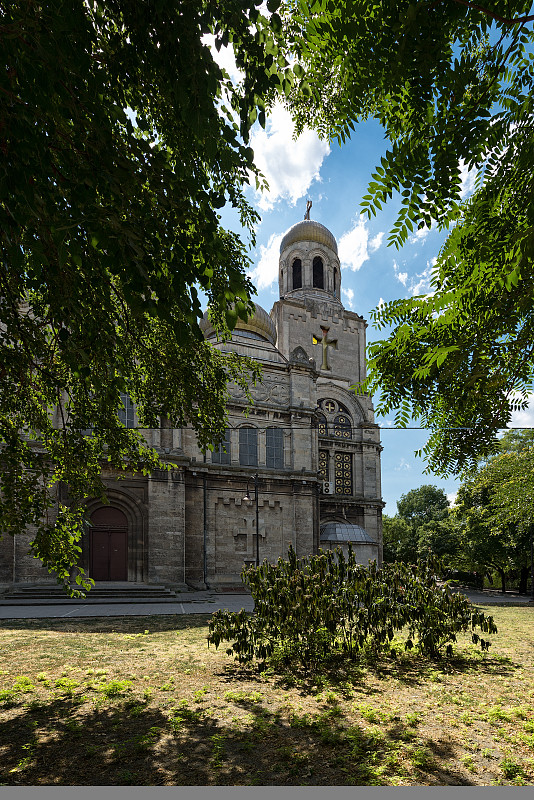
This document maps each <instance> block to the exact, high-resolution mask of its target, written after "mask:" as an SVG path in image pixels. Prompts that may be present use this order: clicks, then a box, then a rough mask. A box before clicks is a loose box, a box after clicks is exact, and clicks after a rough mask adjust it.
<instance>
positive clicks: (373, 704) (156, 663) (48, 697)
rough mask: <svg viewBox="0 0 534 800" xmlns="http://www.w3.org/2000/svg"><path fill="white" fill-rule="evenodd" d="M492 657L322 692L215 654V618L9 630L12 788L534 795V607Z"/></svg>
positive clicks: (3, 742) (40, 623)
mask: <svg viewBox="0 0 534 800" xmlns="http://www.w3.org/2000/svg"><path fill="white" fill-rule="evenodd" d="M485 610H486V611H488V613H490V614H493V615H494V617H495V620H496V622H497V625H498V626H499V633H498V634H497V635H495V636H493V637H492V642H493V644H492V647H491V650H490V653H489V654H488V655H485V654H484V655H483V654H481V653H480V652H478V651H477V650H476V649H475V648H474V647H473V646H472V645H470V644H469V642H468V640H467V639H465V640H464V641H462V642H461V643H460V646H459V647H458V648H457V651H456V655H455V657H454V659H453V660H452V661H450V662H445V661H444V662H441V663H432V662H430V661H428V660H426V659H422V658H419V657H417V656H414V655H413V654H403V653H402V652H399V654H398V656H397V658H396V659H395V660H392V659H387V660H386V659H383V660H381V661H380V663H378V664H376V665H371V664H359V665H355V666H353V667H352V668H350V669H348V670H346V671H343V670H338V671H337V672H336V674H335V675H330V676H327V677H323V678H322V679H321V680H319V681H318V680H317V679H316V680H306V679H304V678H302V679H294V678H293V679H291V678H290V677H288V676H280V675H274V674H266V673H262V674H258V673H257V672H255V671H254V670H246V669H243V668H240V667H238V666H237V665H236V664H234V662H233V661H232V660H231V659H229V658H228V657H227V656H226V655H225V653H224V648H221V649H220V650H219V651H214V650H213V649H210V650H208V649H207V647H206V634H207V622H208V617H207V616H177V617H167V616H166V617H141V618H140V617H136V618H131V617H129V618H128V617H126V618H120V619H117V618H105V619H80V620H72V619H71V620H60V619H51V620H42V619H40V620H4V621H2V622H0V664H1V668H0V784H2V785H50V784H66V785H107V786H109V785H120V784H126V785H136V784H139V785H145V786H147V785H148V786H150V785H247V784H261V785H315V786H317V785H330V786H333V785H346V784H355V785H371V784H379V785H414V784H419V785H421V784H422V785H477V784H478V785H480V784H482V785H487V784H492V783H493V784H495V783H497V784H515V785H533V784H534V671H533V660H534V648H533V646H534V627H533V622H534V609H533V608H525V607H522V608H510V607H508V608H499V607H492V608H488V609H485Z"/></svg>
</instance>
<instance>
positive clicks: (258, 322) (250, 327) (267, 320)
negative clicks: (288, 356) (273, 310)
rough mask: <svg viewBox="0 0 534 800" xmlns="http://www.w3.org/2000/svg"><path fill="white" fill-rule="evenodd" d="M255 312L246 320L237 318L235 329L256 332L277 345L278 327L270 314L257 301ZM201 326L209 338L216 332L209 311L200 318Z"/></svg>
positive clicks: (236, 331)
mask: <svg viewBox="0 0 534 800" xmlns="http://www.w3.org/2000/svg"><path fill="white" fill-rule="evenodd" d="M254 305H255V310H254V314H252V315H251V316H250V317H249V318H248V319H247V321H246V322H243V320H242V319H239V317H238V319H237V322H236V326H235V328H234V331H235V333H236V334H237V335H239V331H250V332H251V333H256V334H258V335H259V336H261V337H262V338H263V339H267V341H268V342H271V344H273V345H276V327H275V324H274V322H273V321H272V319H271V317H270V316H269V314H268V313H267V312H266V311H265V309H264V308H262V307H261V306H260V305H259V304H258V303H255V304H254ZM200 328H201V330H202V333H203V334H204V336H205V337H206V339H207V338H209V337H210V336H212V335H213V334H214V333H215V330H214V328H213V325H212V324H211V322H210V321H209V320H208V313H207V312H206V313H205V314H204V316H203V317H202V319H201V320H200Z"/></svg>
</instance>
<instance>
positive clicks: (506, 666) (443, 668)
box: [216, 646, 522, 696]
mask: <svg viewBox="0 0 534 800" xmlns="http://www.w3.org/2000/svg"><path fill="white" fill-rule="evenodd" d="M221 647H222V646H221ZM393 653H395V654H394V655H393ZM516 669H522V665H521V664H518V663H515V662H513V661H512V660H511V659H509V658H506V657H502V656H492V655H488V654H479V653H478V652H475V653H473V654H463V653H458V652H455V653H454V655H453V656H452V657H449V658H441V659H439V660H432V659H429V658H427V657H425V656H422V655H419V654H417V653H415V652H413V651H412V652H410V653H403V652H399V651H396V652H395V651H392V655H390V656H389V657H388V656H387V655H386V654H379V655H377V656H376V657H374V658H372V657H370V656H369V655H366V656H363V657H360V658H357V657H356V658H354V659H353V660H349V659H348V658H342V657H338V658H330V659H329V660H328V661H325V662H324V663H323V664H321V665H320V667H319V668H317V669H316V670H314V671H305V670H304V669H303V668H302V667H301V666H299V665H295V664H292V665H284V664H280V663H278V664H277V665H276V666H275V667H273V666H271V667H268V668H267V669H265V670H263V673H262V674H263V675H264V676H265V677H268V678H269V679H270V680H272V682H273V684H274V685H275V686H276V687H278V688H280V689H291V688H296V689H298V690H300V692H301V694H303V695H308V694H315V693H316V692H317V691H321V690H322V689H323V688H328V687H331V688H333V689H335V690H336V691H337V692H338V693H340V694H341V695H342V696H343V695H345V694H347V696H348V695H349V694H350V692H351V691H357V692H358V693H360V694H366V695H373V694H377V693H379V691H380V690H379V689H377V688H375V687H372V686H368V685H366V675H367V674H371V675H373V676H375V677H377V678H379V679H380V680H387V679H394V680H396V681H399V682H401V683H403V684H405V685H407V686H414V687H415V686H421V685H423V684H426V683H428V681H429V679H433V680H436V678H437V680H438V681H439V680H440V678H441V677H442V676H443V677H444V676H446V675H450V674H451V673H455V674H467V673H478V674H480V675H510V674H511V673H513V672H514V671H515V670H516ZM216 674H217V675H218V677H220V678H221V679H222V680H225V681H228V683H235V682H240V681H243V682H246V681H251V680H254V679H256V678H257V677H258V674H259V669H258V667H257V665H242V664H238V663H237V662H236V661H234V662H231V661H230V662H229V663H228V664H226V665H225V666H224V668H223V670H222V671H218V672H217V673H216Z"/></svg>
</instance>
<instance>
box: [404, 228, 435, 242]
mask: <svg viewBox="0 0 534 800" xmlns="http://www.w3.org/2000/svg"><path fill="white" fill-rule="evenodd" d="M430 230H431V229H430V228H419V230H417V231H416V232H415V233H414V234H413V235H412V236H410V238H409V240H408V241H409V243H410V244H416V243H417V242H424V240H425V239H426V237H427V236H428V234H429V233H430Z"/></svg>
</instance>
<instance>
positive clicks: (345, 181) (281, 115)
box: [214, 49, 532, 515]
mask: <svg viewBox="0 0 534 800" xmlns="http://www.w3.org/2000/svg"><path fill="white" fill-rule="evenodd" d="M214 56H215V52H214ZM217 60H218V61H219V62H220V63H221V64H222V65H223V66H224V67H225V68H226V69H227V70H228V72H229V73H230V74H231V75H232V77H233V76H234V75H236V77H237V74H236V70H235V64H233V63H232V58H231V56H230V54H229V53H224V49H223V50H222V51H221V53H220V54H217ZM251 146H252V147H253V149H254V153H255V160H256V164H257V165H258V166H259V167H260V169H261V170H262V172H263V174H264V175H265V177H266V178H267V181H268V184H269V192H267V193H264V194H259V193H257V192H256V191H255V190H253V188H252V187H251V188H250V190H249V191H248V199H249V200H250V202H251V203H252V205H253V206H254V207H255V208H256V209H257V210H258V211H259V213H260V214H261V218H262V219H261V223H260V224H259V225H258V228H257V232H256V233H257V246H256V248H255V249H253V250H252V251H251V258H252V261H253V264H254V267H253V269H252V272H251V277H252V280H253V282H254V284H255V286H256V287H257V290H258V295H257V298H256V300H257V302H258V303H259V304H260V305H261V306H263V307H264V308H265V309H266V310H267V311H269V310H270V308H271V307H272V304H273V303H274V301H275V300H276V299H277V298H278V254H279V246H280V241H281V239H282V236H283V235H284V233H285V231H287V229H288V228H290V227H291V226H292V225H294V224H295V223H296V222H298V221H299V220H301V219H302V218H303V216H304V213H305V211H306V200H307V199H311V200H312V202H313V207H312V210H311V218H312V219H314V220H317V221H318V222H321V223H322V224H323V225H326V227H327V228H329V229H330V230H331V231H332V233H333V234H334V236H335V237H336V239H337V242H338V247H339V256H340V261H341V269H342V279H341V286H342V295H341V299H342V301H343V304H344V306H345V307H346V308H349V309H351V310H354V311H356V312H358V314H361V315H362V316H363V317H364V318H365V319H367V320H368V322H369V318H370V315H369V312H370V311H371V309H373V308H375V307H376V306H378V305H379V304H380V303H381V302H382V301H388V300H394V299H397V298H400V297H410V296H412V295H415V294H424V293H425V292H427V291H429V280H430V275H431V270H432V266H433V264H434V262H435V259H436V256H437V255H438V252H439V249H440V247H441V245H442V244H443V242H444V240H445V236H446V234H445V232H440V231H438V230H431V231H428V230H426V229H425V230H424V231H419V232H418V233H417V234H414V235H412V236H411V237H410V238H409V240H408V241H407V243H406V244H405V246H404V247H403V248H402V249H401V250H396V249H395V248H394V247H388V246H387V237H388V233H389V231H390V229H391V227H392V225H393V222H394V220H395V217H396V212H397V210H398V203H396V202H395V198H393V200H392V201H390V203H389V204H387V205H386V207H385V208H383V210H382V212H381V213H380V212H379V213H378V216H377V217H374V218H372V219H371V220H367V218H366V217H364V216H362V215H361V214H360V204H361V200H362V196H363V195H364V194H366V193H367V191H366V190H367V185H368V183H369V181H370V179H371V174H372V172H373V171H374V169H375V167H376V166H377V165H378V164H379V162H380V157H381V155H383V153H384V151H385V149H386V147H387V142H386V141H385V139H384V135H383V131H382V129H381V128H380V126H379V125H378V124H377V123H375V122H366V123H362V124H360V125H359V126H358V127H357V128H356V132H355V133H354V134H353V137H352V139H351V140H350V141H349V142H347V143H346V144H345V145H343V146H342V147H340V146H339V145H338V144H332V145H331V146H329V145H328V143H326V142H324V141H321V140H319V138H318V137H317V135H316V134H315V133H313V132H312V131H310V130H305V131H304V132H303V134H302V135H301V136H300V137H299V139H297V140H294V139H293V125H292V122H291V118H290V115H289V114H288V112H287V111H285V109H283V108H282V107H280V106H276V107H275V108H274V109H273V111H272V113H271V115H270V116H269V117H268V118H267V124H266V127H265V130H262V129H261V128H259V126H257V125H256V127H255V129H254V130H253V134H252V139H251ZM461 166H462V165H460V167H461ZM474 177H475V176H474V174H468V173H467V170H465V169H462V179H463V183H462V187H463V195H464V197H467V196H468V195H469V194H470V192H471V191H472V188H473V183H474ZM222 222H223V224H224V225H225V226H226V227H230V228H232V229H233V230H240V228H239V223H238V222H237V219H236V216H235V214H233V213H232V212H231V210H229V209H223V212H222ZM384 335H385V334H384V332H379V331H376V330H375V329H373V328H372V326H371V324H370V323H369V327H368V329H367V341H368V343H369V342H371V341H374V340H376V339H380V338H383V337H384ZM531 416H532V414H531V412H523V414H522V415H521V414H519V415H516V417H515V419H514V420H513V421H512V424H515V425H521V424H523V425H527V424H529V425H530V424H532V420H531ZM377 422H379V424H380V425H381V426H382V427H383V431H382V433H381V441H382V445H383V447H384V450H383V453H382V495H383V499H384V501H385V502H386V507H385V509H384V511H385V513H386V514H389V515H393V514H395V513H396V507H397V506H396V504H397V500H398V499H399V498H400V496H401V495H402V494H404V493H405V492H407V491H409V490H410V489H414V488H417V487H418V486H421V485H422V484H424V483H431V484H434V485H436V486H438V487H440V488H442V489H443V490H444V491H445V492H446V493H447V495H448V496H449V499H451V500H453V498H454V495H455V492H456V489H457V487H458V484H459V481H458V480H456V479H454V478H449V479H448V480H443V479H440V478H438V477H436V476H435V475H432V474H423V473H424V469H425V464H424V462H423V460H422V459H421V458H416V457H415V455H414V452H415V451H416V450H418V449H419V448H421V447H422V446H423V445H424V444H425V442H426V439H427V436H426V434H425V432H424V431H417V430H392V429H391V428H390V426H391V424H392V423H391V422H390V421H388V420H383V419H377Z"/></svg>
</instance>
